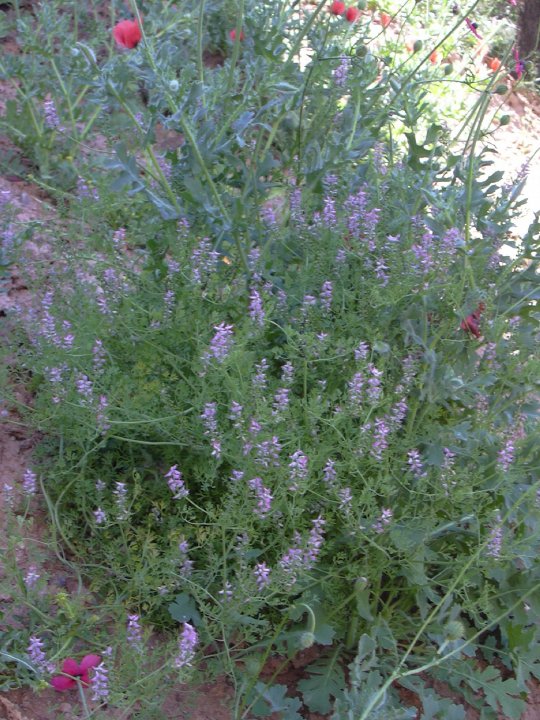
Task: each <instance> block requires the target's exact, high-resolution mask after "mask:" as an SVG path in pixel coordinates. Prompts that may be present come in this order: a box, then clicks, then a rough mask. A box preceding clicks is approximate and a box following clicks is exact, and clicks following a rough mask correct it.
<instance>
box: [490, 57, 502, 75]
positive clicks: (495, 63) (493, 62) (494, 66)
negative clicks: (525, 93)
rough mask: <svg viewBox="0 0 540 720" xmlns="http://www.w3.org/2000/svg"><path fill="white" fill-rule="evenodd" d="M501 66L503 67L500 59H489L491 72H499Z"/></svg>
mask: <svg viewBox="0 0 540 720" xmlns="http://www.w3.org/2000/svg"><path fill="white" fill-rule="evenodd" d="M501 65H502V62H501V61H500V60H499V58H498V57H494V58H490V59H489V63H488V67H489V69H490V70H493V72H497V70H499V69H500V67H501Z"/></svg>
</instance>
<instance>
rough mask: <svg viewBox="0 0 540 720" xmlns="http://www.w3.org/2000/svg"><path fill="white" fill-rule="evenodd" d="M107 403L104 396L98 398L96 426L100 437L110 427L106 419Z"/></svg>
mask: <svg viewBox="0 0 540 720" xmlns="http://www.w3.org/2000/svg"><path fill="white" fill-rule="evenodd" d="M108 406H109V403H108V401H107V398H106V396H105V395H100V396H99V404H98V410H97V414H96V425H97V429H98V430H99V432H100V433H101V435H105V433H106V432H107V430H108V429H109V428H110V427H111V426H110V424H109V421H108V418H107V412H106V411H107V408H108Z"/></svg>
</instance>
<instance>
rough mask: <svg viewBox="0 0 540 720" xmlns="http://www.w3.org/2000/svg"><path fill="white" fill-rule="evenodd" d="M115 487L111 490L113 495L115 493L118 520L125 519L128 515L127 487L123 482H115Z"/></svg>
mask: <svg viewBox="0 0 540 720" xmlns="http://www.w3.org/2000/svg"><path fill="white" fill-rule="evenodd" d="M115 486H116V489H115V490H113V495H116V508H117V515H116V517H117V518H118V520H125V519H126V518H127V516H128V510H127V487H126V484H125V483H123V482H117V483H115Z"/></svg>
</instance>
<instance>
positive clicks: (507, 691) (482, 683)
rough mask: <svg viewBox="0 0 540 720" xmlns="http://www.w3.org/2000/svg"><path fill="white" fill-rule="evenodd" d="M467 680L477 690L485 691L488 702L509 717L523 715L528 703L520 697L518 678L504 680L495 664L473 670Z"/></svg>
mask: <svg viewBox="0 0 540 720" xmlns="http://www.w3.org/2000/svg"><path fill="white" fill-rule="evenodd" d="M467 680H468V684H469V685H470V687H471V688H472V689H473V690H474V691H475V692H477V691H478V690H481V691H482V692H483V693H484V696H485V699H486V702H487V704H488V705H489V706H490V707H492V708H493V709H494V710H495V711H498V710H499V709H502V711H503V713H504V714H505V715H506V716H507V717H510V718H519V717H521V714H522V713H523V711H524V710H525V708H526V703H525V701H524V700H522V699H521V698H520V697H519V694H520V689H519V685H518V683H517V681H516V680H514V679H513V678H509V679H508V680H503V679H502V678H501V674H500V672H499V670H497V668H495V667H493V666H489V667H487V668H485V669H484V670H482V671H473V672H472V673H471V675H470V676H469V677H468V678H467ZM499 706H500V708H499Z"/></svg>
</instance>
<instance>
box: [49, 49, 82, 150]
mask: <svg viewBox="0 0 540 720" xmlns="http://www.w3.org/2000/svg"><path fill="white" fill-rule="evenodd" d="M51 65H52V69H53V70H54V74H55V75H56V79H57V80H58V84H59V85H60V89H61V90H62V94H63V96H64V99H65V101H66V104H67V108H68V113H69V120H70V122H71V131H72V133H73V137H74V138H76V137H77V122H76V121H75V114H74V112H73V105H72V103H71V96H70V94H69V92H68V90H67V87H66V85H65V83H64V80H63V79H62V76H61V75H60V71H59V70H58V66H57V64H56V62H55V60H54V57H51Z"/></svg>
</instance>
